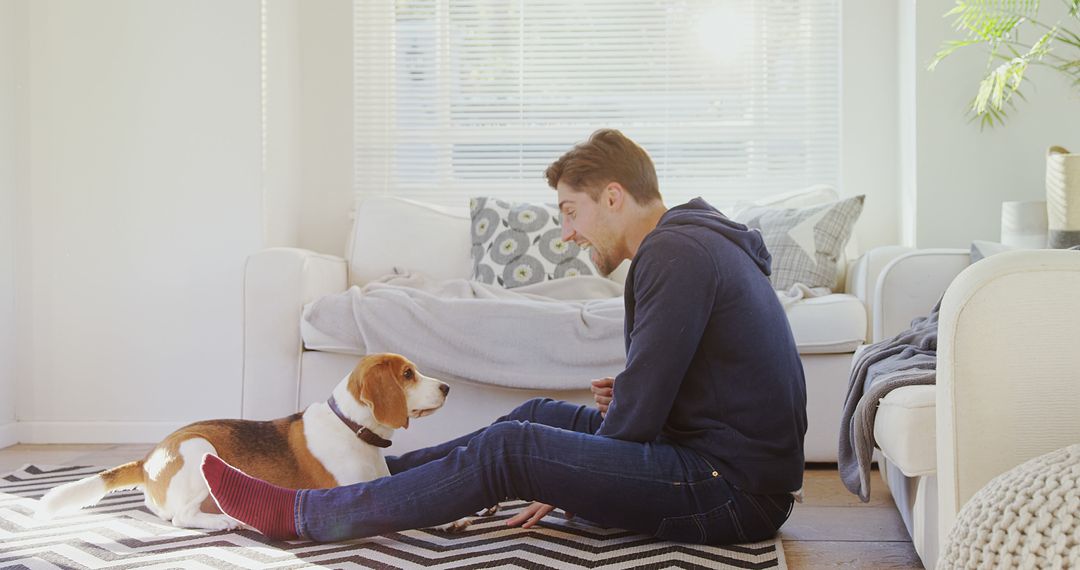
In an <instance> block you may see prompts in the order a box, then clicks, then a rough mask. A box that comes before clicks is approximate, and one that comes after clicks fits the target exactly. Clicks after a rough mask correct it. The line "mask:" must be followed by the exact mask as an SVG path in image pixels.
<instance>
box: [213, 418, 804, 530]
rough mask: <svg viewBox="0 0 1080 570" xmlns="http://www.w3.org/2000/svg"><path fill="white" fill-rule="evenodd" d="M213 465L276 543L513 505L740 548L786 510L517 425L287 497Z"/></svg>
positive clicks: (723, 485) (219, 481)
mask: <svg viewBox="0 0 1080 570" xmlns="http://www.w3.org/2000/svg"><path fill="white" fill-rule="evenodd" d="M219 463H220V462H219V460H216V459H208V460H207V463H206V467H205V468H204V472H205V473H206V478H207V483H208V484H209V486H210V492H211V494H212V495H213V496H214V497H215V500H216V501H217V502H218V505H219V506H220V507H221V508H222V510H223V511H224V512H225V514H227V515H229V516H231V517H233V518H236V519H238V520H240V521H241V522H244V523H246V524H249V525H251V526H254V527H255V528H257V529H259V530H260V531H262V532H265V533H267V534H268V535H269V536H273V537H275V538H292V537H294V536H295V535H299V536H300V537H303V538H310V539H312V540H317V541H322V542H330V541H339V540H350V539H356V538H364V537H368V536H374V535H378V534H383V533H387V532H394V531H401V530H407V529H413V528H426V527H432V526H437V525H441V524H445V523H448V522H451V521H454V520H457V519H459V518H461V517H463V516H466V515H469V514H472V513H475V512H476V511H478V510H479V509H482V508H485V507H487V506H490V505H493V504H496V503H498V502H500V501H503V500H506V499H510V498H515V499H522V500H535V501H540V502H543V503H547V504H551V505H555V506H556V507H559V508H561V509H563V510H565V511H568V512H573V513H575V514H577V515H579V516H580V517H582V518H583V519H585V520H589V521H592V522H594V523H597V524H600V525H603V526H608V527H621V528H626V529H629V530H634V531H637V532H642V533H646V534H657V535H658V536H660V537H661V538H667V539H671V540H679V541H685V542H704V543H726V542H743V541H748V540H749V541H753V540H761V539H762V538H765V537H768V536H771V535H772V534H773V533H775V530H776V529H777V528H778V527H779V525H780V523H782V522H783V519H785V518H786V517H787V512H786V507H787V506H788V505H789V504H790V495H786V494H785V496H786V499H785V498H784V497H780V496H777V497H773V498H772V500H773V501H777V502H774V503H773V504H772V506H771V510H763V507H762V505H763V504H764V503H761V502H759V501H757V500H755V498H754V497H750V496H749V495H746V494H744V493H742V492H740V491H738V490H737V489H735V488H734V487H732V486H731V485H730V484H729V483H728V482H727V481H726V480H725V479H724V478H723V477H720V476H718V475H717V474H716V471H715V469H713V467H712V466H711V465H709V464H708V462H706V461H705V460H704V459H702V458H700V457H699V456H697V455H696V454H694V453H693V452H688V451H686V450H679V449H676V448H674V447H672V446H670V445H664V444H655V443H636V442H628V441H621V440H616V439H611V438H606V437H600V436H595V435H590V434H582V433H576V432H571V431H568V430H564V429H558V428H552V427H549V426H544V425H538V424H533V423H530V422H518V421H506V422H500V423H497V424H494V425H492V426H490V427H488V428H486V429H485V430H483V432H482V433H481V434H479V435H478V436H476V437H475V438H474V439H473V441H471V442H469V444H468V445H466V446H459V447H457V448H455V449H453V450H452V451H451V452H450V453H449V454H447V455H446V457H444V458H442V459H437V460H434V461H430V462H428V463H426V464H423V465H420V466H417V467H415V468H412V469H409V470H407V471H404V472H401V473H398V474H396V475H392V476H390V477H382V478H380V479H375V480H373V481H368V482H366V483H358V484H356V485H349V486H345V487H336V488H333V489H317V490H315V489H311V490H301V491H299V492H298V493H296V494H292V493H290V492H288V491H287V490H282V489H280V488H276V487H273V486H269V485H266V484H265V483H263V482H261V481H257V480H254V479H250V478H246V477H244V476H242V474H239V473H232V472H230V470H229V469H228V468H227V466H226V468H225V472H227V474H225V475H222V474H221V472H216V471H215V469H217V468H218V467H217V465H218V464H219ZM785 500H786V503H785V504H781V502H783V501H785ZM263 501H266V502H265V503H263ZM765 506H766V507H769V505H765ZM268 510H272V511H273V512H272V513H267V512H265V511H268ZM772 511H776V512H775V513H772ZM290 519H291V520H292V521H293V524H292V525H291V526H290V525H289V524H288V521H289V520H290Z"/></svg>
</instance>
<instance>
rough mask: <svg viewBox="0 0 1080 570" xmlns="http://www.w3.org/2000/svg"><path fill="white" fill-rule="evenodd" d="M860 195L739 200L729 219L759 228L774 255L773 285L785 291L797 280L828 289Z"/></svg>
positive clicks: (856, 216) (858, 211)
mask: <svg viewBox="0 0 1080 570" xmlns="http://www.w3.org/2000/svg"><path fill="white" fill-rule="evenodd" d="M864 198H865V196H855V197H853V198H846V199H844V200H838V201H836V202H830V203H828V204H821V205H819V206H810V207H807V208H769V207H765V206H756V205H753V204H739V205H736V206H735V215H734V216H733V218H734V219H735V220H736V221H738V222H741V223H743V224H746V225H747V226H749V227H751V228H757V229H759V230H761V237H762V238H764V240H765V247H767V248H769V253H771V254H772V276H771V277H770V279H771V280H772V284H773V288H774V289H779V290H783V291H786V290H787V289H789V288H790V287H791V286H792V285H794V284H796V283H802V284H804V285H806V286H808V287H828V288H830V289H831V288H832V287H833V285H834V284H835V283H836V272H837V268H838V264H839V260H840V258H841V256H843V255H844V246H845V245H846V244H847V241H848V239H849V238H851V231H852V229H853V228H854V227H855V221H856V220H858V219H859V214H861V213H862V208H863V200H864Z"/></svg>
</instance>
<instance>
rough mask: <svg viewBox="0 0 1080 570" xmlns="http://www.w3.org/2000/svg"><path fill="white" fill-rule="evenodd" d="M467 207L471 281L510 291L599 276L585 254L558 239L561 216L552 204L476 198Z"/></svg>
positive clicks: (559, 236)
mask: <svg viewBox="0 0 1080 570" xmlns="http://www.w3.org/2000/svg"><path fill="white" fill-rule="evenodd" d="M469 209H470V211H471V213H472V258H473V276H472V278H473V279H475V280H476V281H481V282H483V283H487V284H489V285H491V284H495V283H498V284H499V285H501V286H503V287H506V288H507V289H513V288H514V287H521V286H523V285H532V284H534V283H540V282H541V281H545V280H552V279H562V278H564V277H576V276H578V275H596V274H597V273H598V271H597V269H596V266H595V265H593V263H592V260H591V259H590V258H589V253H588V252H587V251H586V250H583V249H582V248H581V247H580V246H578V244H576V243H574V242H572V241H570V242H566V241H563V240H562V231H563V230H562V221H561V218H562V213H561V212H559V207H558V206H556V205H555V204H547V203H528V202H508V201H506V200H500V199H498V198H494V197H484V196H477V197H474V198H472V199H471V200H470V201H469Z"/></svg>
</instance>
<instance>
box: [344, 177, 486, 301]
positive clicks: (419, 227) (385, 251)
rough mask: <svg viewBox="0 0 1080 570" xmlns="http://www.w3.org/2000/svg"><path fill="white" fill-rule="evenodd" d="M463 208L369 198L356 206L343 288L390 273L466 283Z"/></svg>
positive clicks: (466, 214) (465, 211) (469, 265)
mask: <svg viewBox="0 0 1080 570" xmlns="http://www.w3.org/2000/svg"><path fill="white" fill-rule="evenodd" d="M470 247H471V244H470V239H469V209H468V208H467V207H466V206H464V205H463V206H462V207H461V208H447V207H444V206H438V205H435V204H428V203H424V202H417V201H414V200H408V199H404V198H396V197H393V196H369V197H366V198H364V199H363V200H361V202H360V203H359V204H358V205H357V207H356V219H355V220H354V222H353V232H352V235H351V236H350V240H349V248H348V253H347V254H346V256H347V258H348V260H349V284H350V285H363V284H364V283H367V282H369V281H371V280H373V279H378V278H379V277H382V276H384V275H388V274H391V273H394V272H395V271H398V272H404V271H416V272H420V273H424V274H426V275H430V276H432V277H435V278H437V279H461V278H467V277H469V275H470V274H471V273H472V260H471V259H470V258H469V248H470Z"/></svg>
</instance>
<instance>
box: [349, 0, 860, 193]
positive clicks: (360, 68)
mask: <svg viewBox="0 0 1080 570" xmlns="http://www.w3.org/2000/svg"><path fill="white" fill-rule="evenodd" d="M353 14H354V50H355V60H354V65H355V73H354V111H355V115H354V127H355V131H354V132H355V135H354V152H355V159H354V169H355V170H354V175H355V177H354V181H355V190H356V192H357V194H358V196H362V195H364V194H387V193H389V194H394V195H398V196H403V197H410V198H415V199H420V200H425V201H431V202H436V203H441V204H446V205H455V206H464V205H466V204H467V199H468V197H469V196H477V195H497V196H500V197H503V198H505V199H508V200H545V201H552V200H553V199H554V193H553V192H552V191H551V190H549V189H548V188H547V185H546V182H545V180H544V178H543V172H544V169H545V168H546V167H547V165H548V164H550V163H551V162H552V161H553V160H555V159H556V158H558V157H559V156H560V155H561V154H562V153H563V152H565V151H566V150H568V149H569V148H570V147H571V146H572V145H573V144H575V143H577V142H580V141H582V140H585V139H586V138H587V137H588V135H589V134H590V133H591V132H592V131H593V130H595V129H598V128H602V127H613V128H618V129H621V130H622V131H623V132H624V133H626V134H627V135H628V136H630V137H631V138H633V139H634V140H636V141H637V142H638V143H639V144H641V145H642V146H643V147H645V149H646V150H648V151H649V153H650V154H651V155H652V157H653V160H654V162H655V163H656V167H657V173H658V175H659V179H660V190H661V193H662V194H663V195H664V197H665V201H666V203H667V204H668V205H669V206H670V205H675V204H678V203H681V202H684V201H686V200H687V199H689V198H692V197H694V196H698V195H701V196H704V197H705V198H706V199H707V200H710V201H711V202H713V203H714V204H717V205H721V204H728V203H731V202H734V201H735V200H738V199H749V198H754V197H758V196H763V195H767V194H772V193H775V192H782V191H787V190H792V189H795V188H800V187H804V186H809V185H811V184H818V183H824V184H834V185H835V184H836V183H837V181H838V177H839V133H840V112H839V69H840V57H839V33H840V22H839V19H840V14H839V0H801V1H795V0H700V1H699V0H682V1H666V0H572V1H567V0H355V2H354V12H353Z"/></svg>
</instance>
